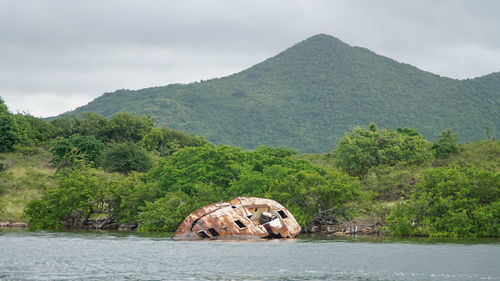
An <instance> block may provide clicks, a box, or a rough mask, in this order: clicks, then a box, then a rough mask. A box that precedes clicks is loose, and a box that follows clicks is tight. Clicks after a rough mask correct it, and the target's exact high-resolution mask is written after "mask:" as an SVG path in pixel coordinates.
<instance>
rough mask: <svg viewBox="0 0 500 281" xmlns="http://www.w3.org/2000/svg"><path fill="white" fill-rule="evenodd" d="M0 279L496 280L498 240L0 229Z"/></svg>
mask: <svg viewBox="0 0 500 281" xmlns="http://www.w3.org/2000/svg"><path fill="white" fill-rule="evenodd" d="M0 280H500V240H495V239H468V240H465V239H455V240H453V239H439V240H432V239H388V238H338V237H337V238H335V237H326V236H318V237H314V236H299V239H289V240H271V241H266V240H264V241H261V240H259V241H193V242H183V241H173V240H171V239H170V238H169V235H168V234H167V235H160V234H137V233H110V232H30V231H13V230H0Z"/></svg>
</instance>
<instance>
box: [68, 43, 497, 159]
mask: <svg viewBox="0 0 500 281" xmlns="http://www.w3.org/2000/svg"><path fill="white" fill-rule="evenodd" d="M91 111H93V112H96V113H99V114H102V115H104V116H107V117H109V116H111V115H112V114H114V113H116V112H119V111H129V112H131V113H134V114H142V115H146V114H147V115H150V116H151V117H152V118H153V119H154V121H155V123H156V124H157V125H160V124H167V125H168V126H169V127H171V128H174V129H181V130H185V131H187V132H189V133H193V134H197V135H203V136H205V137H206V138H207V139H208V140H209V141H211V142H214V143H224V144H229V145H238V146H242V147H244V148H255V147H256V146H258V145H259V144H265V145H272V146H285V147H293V148H296V149H298V150H300V151H301V152H324V151H329V150H330V149H331V148H332V147H333V146H334V144H335V140H336V139H338V138H340V137H342V136H343V134H344V133H345V132H346V131H347V130H348V129H349V128H351V127H354V126H357V125H363V126H366V125H368V124H369V123H370V122H375V123H377V125H378V126H379V127H386V126H387V127H391V128H395V127H397V126H404V127H412V128H417V129H418V130H419V131H420V132H421V133H422V134H424V136H426V137H427V138H429V139H432V138H434V136H435V135H437V134H438V133H439V132H441V131H443V130H445V129H447V128H451V129H452V130H453V131H455V132H458V134H459V140H460V141H471V140H474V139H480V138H484V135H485V133H484V132H485V128H486V127H487V126H488V127H490V129H491V132H492V134H493V135H498V133H499V132H500V123H499V122H498V120H500V73H493V74H490V75H487V76H483V77H479V78H476V79H468V80H455V79H450V78H444V77H440V76H438V75H434V74H432V73H429V72H425V71H422V70H419V69H417V68H415V67H413V66H411V65H408V64H402V63H398V62H396V61H394V60H392V59H389V58H387V57H383V56H379V55H377V54H375V53H373V52H371V51H369V50H367V49H364V48H359V47H351V46H349V45H347V44H345V43H343V42H342V41H340V40H339V39H337V38H335V37H332V36H328V35H324V34H319V35H315V36H313V37H311V38H309V39H307V40H304V41H302V42H300V43H298V44H296V45H294V46H293V47H291V48H289V49H287V50H285V51H283V52H281V53H280V54H278V55H276V56H275V57H272V58H270V59H267V60H265V61H264V62H262V63H259V64H257V65H255V66H253V67H251V68H249V69H247V70H244V71H242V72H239V73H236V74H233V75H231V76H228V77H224V78H219V79H212V80H209V81H203V82H199V83H192V84H187V85H181V84H172V85H168V86H164V87H155V88H147V89H142V90H137V91H130V90H118V91H116V92H113V93H106V94H104V95H103V96H101V97H99V98H97V99H95V100H94V101H92V102H90V103H89V104H88V105H86V106H83V107H80V108H78V109H76V110H75V111H74V112H72V113H74V114H81V113H83V112H91Z"/></svg>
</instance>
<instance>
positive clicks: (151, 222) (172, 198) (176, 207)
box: [139, 191, 193, 231]
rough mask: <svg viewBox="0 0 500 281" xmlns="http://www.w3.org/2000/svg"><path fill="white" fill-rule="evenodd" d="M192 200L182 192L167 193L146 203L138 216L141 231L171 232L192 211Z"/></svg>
mask: <svg viewBox="0 0 500 281" xmlns="http://www.w3.org/2000/svg"><path fill="white" fill-rule="evenodd" d="M191 201H192V199H191V198H190V197H189V196H187V195H186V194H185V193H183V192H182V191H176V192H169V193H167V194H165V196H164V197H162V198H158V199H157V200H155V201H154V202H147V203H146V206H145V207H144V208H143V210H144V211H143V212H142V213H141V214H140V217H139V220H140V222H141V231H172V230H175V229H176V228H177V226H178V225H179V223H180V222H182V221H183V220H184V219H185V218H186V217H187V216H188V215H189V214H190V213H191V212H192V211H193V210H192V209H193V208H192V206H191V205H190V202H191Z"/></svg>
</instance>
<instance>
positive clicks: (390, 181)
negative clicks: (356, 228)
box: [361, 163, 427, 201]
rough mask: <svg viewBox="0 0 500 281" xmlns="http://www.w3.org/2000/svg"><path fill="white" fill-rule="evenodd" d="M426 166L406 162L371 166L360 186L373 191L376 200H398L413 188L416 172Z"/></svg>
mask: <svg viewBox="0 0 500 281" xmlns="http://www.w3.org/2000/svg"><path fill="white" fill-rule="evenodd" d="M426 168H427V166H422V165H408V164H407V163H400V164H396V165H394V166H388V165H382V166H377V167H373V168H370V170H369V171H368V173H367V174H366V176H365V177H364V178H363V179H362V181H361V186H362V189H363V190H364V191H365V192H373V195H374V196H375V199H376V200H382V201H394V200H398V199H400V198H401V197H404V196H406V194H408V193H409V192H410V191H411V190H413V188H414V186H415V184H416V176H417V174H418V173H419V172H420V171H422V170H424V169H426Z"/></svg>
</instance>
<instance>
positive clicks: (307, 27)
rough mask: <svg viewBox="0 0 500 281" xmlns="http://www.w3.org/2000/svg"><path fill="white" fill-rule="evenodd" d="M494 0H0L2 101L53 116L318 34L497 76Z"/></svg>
mask: <svg viewBox="0 0 500 281" xmlns="http://www.w3.org/2000/svg"><path fill="white" fill-rule="evenodd" d="M499 10H500V2H493V1H473V2H472V1H465V0H464V1H439V2H436V1H430V0H429V1H418V2H416V3H413V2H412V3H407V2H403V1H396V0H387V1H376V2H375V1H282V0H280V1H260V0H259V1H252V2H246V1H235V0H232V1H230V0H224V1H214V2H212V1H211V2H208V1H201V0H197V1H182V2H180V1H179V2H174V1H153V0H148V1H140V2H139V1H118V0H112V1H108V0H106V1H80V2H69V1H63V0H50V1H37V2H35V1H31V2H28V1H26V2H24V1H3V0H0V32H1V34H2V36H1V37H0V62H1V66H0V97H2V98H3V99H4V100H5V103H6V104H7V106H8V107H9V110H10V111H12V112H27V113H30V114H32V115H34V116H42V117H48V116H54V115H58V114H61V113H63V112H66V111H69V110H73V109H75V108H76V107H79V106H83V105H85V104H87V103H89V102H90V101H92V100H93V99H95V98H97V97H99V96H100V95H102V94H103V93H105V92H112V91H115V90H117V89H141V88H147V87H153V86H163V85H167V84H171V83H189V82H194V81H200V80H208V79H211V78H217V77H222V76H227V75H230V74H233V73H236V72H239V71H242V70H244V69H246V68H249V67H251V66H253V65H255V64H257V63H259V62H261V61H263V60H265V59H267V58H269V57H272V56H274V55H276V54H278V53H279V52H281V51H283V50H285V49H286V48H289V47H291V46H292V45H294V44H296V43H298V42H300V41H302V40H305V39H307V38H308V37H311V36H313V35H315V34H319V33H325V34H328V35H332V36H335V37H337V38H339V39H340V40H342V41H344V42H346V43H347V44H349V45H351V46H359V47H364V48H368V49H370V50H371V51H374V52H375V53H377V54H379V55H383V56H386V57H389V58H391V59H394V60H397V61H399V62H403V63H408V64H411V65H413V66H416V67H418V68H419V69H422V70H425V71H429V72H432V73H434V74H438V75H441V76H445V77H450V78H455V79H467V78H475V77H479V76H483V75H487V74H490V73H492V72H497V71H500V36H497V31H496V28H497V26H500V17H498V16H497V11H499Z"/></svg>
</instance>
